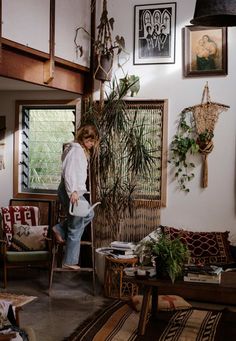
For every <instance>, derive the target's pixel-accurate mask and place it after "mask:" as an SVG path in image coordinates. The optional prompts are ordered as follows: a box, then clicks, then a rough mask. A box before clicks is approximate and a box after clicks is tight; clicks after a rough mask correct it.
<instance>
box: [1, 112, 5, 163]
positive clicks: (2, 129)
mask: <svg viewBox="0 0 236 341" xmlns="http://www.w3.org/2000/svg"><path fill="white" fill-rule="evenodd" d="M5 132H6V117H5V116H0V170H2V169H5V159H4V152H5Z"/></svg>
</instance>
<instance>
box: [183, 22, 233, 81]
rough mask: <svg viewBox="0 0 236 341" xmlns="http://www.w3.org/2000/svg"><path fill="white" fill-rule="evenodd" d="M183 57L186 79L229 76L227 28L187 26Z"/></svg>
mask: <svg viewBox="0 0 236 341" xmlns="http://www.w3.org/2000/svg"><path fill="white" fill-rule="evenodd" d="M183 56H184V60H183V63H184V76H185V77H200V76H218V75H227V74H228V70H227V68H228V63H227V28H226V27H202V26H185V28H184V51H183Z"/></svg>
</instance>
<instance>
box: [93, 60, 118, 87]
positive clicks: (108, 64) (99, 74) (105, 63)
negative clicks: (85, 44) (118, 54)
mask: <svg viewBox="0 0 236 341" xmlns="http://www.w3.org/2000/svg"><path fill="white" fill-rule="evenodd" d="M112 65H113V56H112V55H110V54H108V55H96V57H95V73H94V77H95V78H96V79H98V80H100V81H110V80H111V76H112Z"/></svg>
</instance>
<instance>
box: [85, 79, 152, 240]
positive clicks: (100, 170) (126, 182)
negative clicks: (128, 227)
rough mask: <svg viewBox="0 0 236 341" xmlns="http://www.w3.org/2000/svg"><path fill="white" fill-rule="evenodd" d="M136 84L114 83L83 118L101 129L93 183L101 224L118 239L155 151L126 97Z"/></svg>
mask: <svg viewBox="0 0 236 341" xmlns="http://www.w3.org/2000/svg"><path fill="white" fill-rule="evenodd" d="M131 86H134V83H129V82H123V83H122V85H121V84H120V82H118V81H115V80H114V81H113V82H112V83H111V89H110V90H111V91H110V94H109V95H107V100H106V101H105V102H104V105H103V106H102V107H101V106H99V103H96V102H93V103H90V105H88V106H87V110H85V114H84V117H83V119H84V120H85V121H86V122H88V121H90V122H93V123H95V124H96V125H97V126H98V129H99V131H100V146H99V153H98V155H97V157H96V158H95V159H94V162H93V165H92V169H93V170H94V176H93V177H92V178H93V179H95V180H94V182H95V183H94V186H93V188H94V189H95V191H94V192H95V193H96V196H95V197H94V200H93V201H95V200H96V201H100V202H101V205H100V206H99V207H98V209H97V215H96V218H97V216H100V217H101V221H100V222H96V225H97V226H99V225H100V224H103V229H104V230H105V227H104V226H109V233H110V236H111V240H117V239H119V231H120V229H122V223H123V221H124V219H125V214H126V213H127V212H128V214H130V215H132V209H133V204H134V198H135V194H136V188H137V184H138V181H139V179H140V177H142V178H143V177H144V176H148V174H149V172H150V169H151V167H152V165H153V163H154V161H155V160H154V157H153V153H154V151H153V150H150V146H149V145H148V143H147V142H146V141H145V131H144V122H143V121H142V122H139V121H138V117H137V112H135V113H134V112H132V113H130V112H129V111H128V109H127V106H126V102H125V101H124V96H125V95H126V94H127V92H128V91H129V90H130V87H131Z"/></svg>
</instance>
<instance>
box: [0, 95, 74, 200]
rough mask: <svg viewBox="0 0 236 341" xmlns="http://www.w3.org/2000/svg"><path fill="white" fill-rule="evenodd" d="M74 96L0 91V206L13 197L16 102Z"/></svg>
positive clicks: (70, 96) (72, 96)
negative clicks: (0, 127) (0, 152)
mask: <svg viewBox="0 0 236 341" xmlns="http://www.w3.org/2000/svg"><path fill="white" fill-rule="evenodd" d="M76 97H77V96H76V95H75V94H70V93H68V92H63V91H57V90H55V91H54V90H53V91H0V103H1V105H0V116H6V138H5V143H6V145H5V169H3V170H0V206H4V205H7V204H8V203H9V199H11V198H12V197H13V141H14V139H13V137H14V135H13V134H14V127H15V101H16V100H53V99H57V100H61V99H72V100H73V99H75V98H76Z"/></svg>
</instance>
